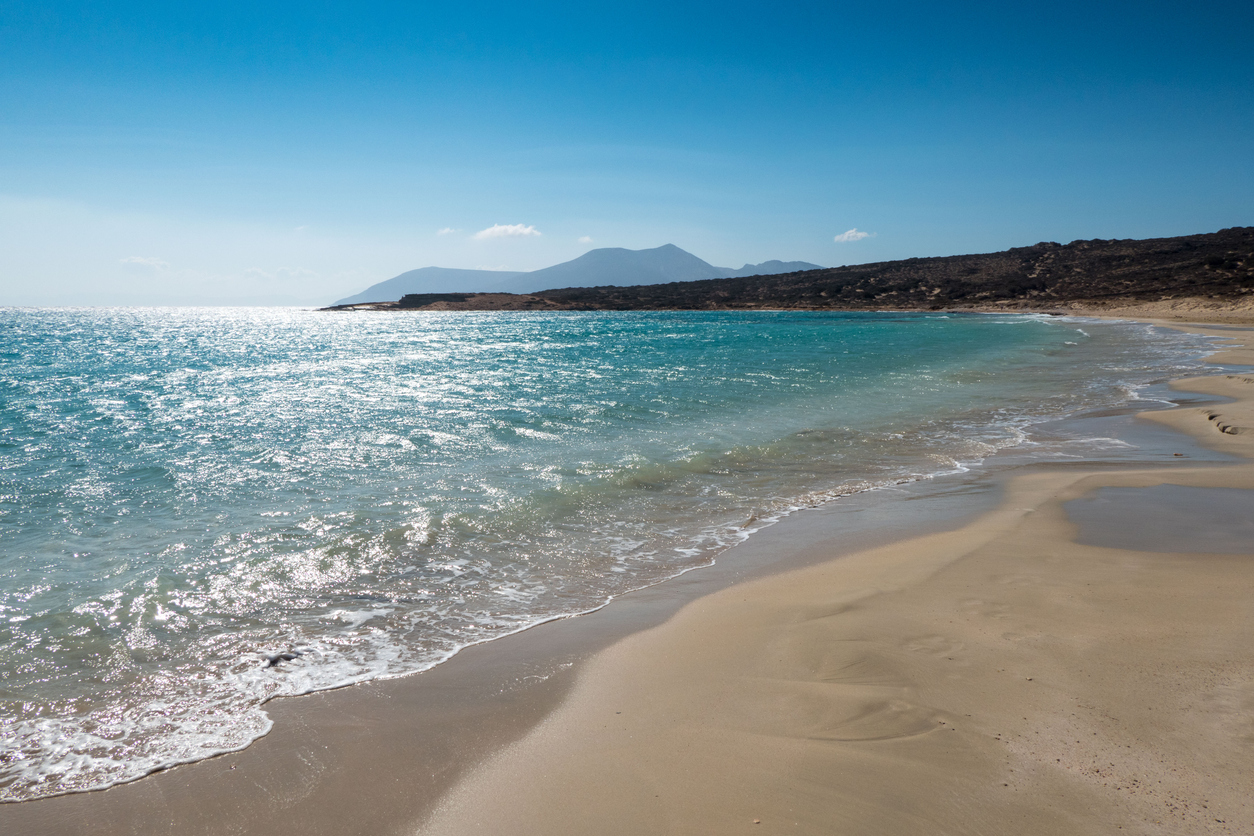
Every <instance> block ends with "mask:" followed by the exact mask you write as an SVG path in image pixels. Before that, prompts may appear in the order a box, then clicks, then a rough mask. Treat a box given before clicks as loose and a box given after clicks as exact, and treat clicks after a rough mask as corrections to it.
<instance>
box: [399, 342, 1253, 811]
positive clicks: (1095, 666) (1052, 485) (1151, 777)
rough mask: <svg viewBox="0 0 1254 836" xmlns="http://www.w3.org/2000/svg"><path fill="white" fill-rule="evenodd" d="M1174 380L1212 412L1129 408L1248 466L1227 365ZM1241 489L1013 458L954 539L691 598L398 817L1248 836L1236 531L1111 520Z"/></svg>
mask: <svg viewBox="0 0 1254 836" xmlns="http://www.w3.org/2000/svg"><path fill="white" fill-rule="evenodd" d="M1224 333H1225V334H1226V335H1228V336H1235V337H1237V338H1239V339H1244V338H1248V334H1247V333H1244V332H1224ZM1221 359H1222V360H1223V361H1225V362H1229V363H1250V362H1251V361H1252V360H1254V358H1252V357H1251V356H1250V352H1249V351H1248V350H1246V349H1242V348H1240V346H1237V347H1236V348H1235V350H1233V351H1229V352H1227V353H1226V354H1225V355H1224V356H1223V357H1222V358H1221ZM1175 385H1176V386H1177V387H1179V388H1181V389H1183V390H1186V391H1192V392H1205V393H1207V394H1211V395H1219V396H1224V397H1226V398H1231V399H1232V402H1231V403H1227V404H1223V405H1220V406H1210V407H1196V408H1194V407H1190V408H1180V409H1176V410H1170V411H1167V412H1158V413H1153V414H1147V417H1148V418H1149V419H1151V420H1155V421H1161V422H1165V423H1167V424H1168V425H1170V426H1172V427H1174V428H1175V429H1178V430H1180V431H1182V432H1185V433H1189V434H1191V435H1194V436H1195V437H1197V438H1198V439H1200V440H1201V441H1202V442H1203V443H1204V444H1206V445H1208V446H1212V447H1215V448H1219V449H1223V450H1226V451H1228V452H1230V453H1234V454H1237V455H1240V456H1242V457H1244V458H1245V459H1246V462H1248V461H1249V460H1250V459H1251V458H1252V457H1254V375H1251V376H1246V375H1220V376H1215V377H1207V378H1201V379H1197V380H1190V381H1178V382H1177V383H1176V384H1175ZM1111 489H1118V490H1120V491H1123V492H1124V493H1123V494H1121V495H1124V496H1127V495H1128V494H1127V492H1128V491H1134V492H1135V491H1144V493H1133V494H1131V495H1132V496H1133V497H1134V498H1135V497H1141V499H1140V500H1135V501H1134V502H1133V504H1132V505H1131V506H1128V505H1127V503H1125V504H1124V505H1122V506H1120V505H1119V504H1118V503H1115V504H1112V505H1111V510H1110V511H1109V512H1108V513H1106V514H1105V515H1104V516H1102V517H1101V523H1100V526H1099V528H1100V531H1094V530H1091V529H1092V526H1091V525H1089V529H1090V530H1084V529H1082V528H1081V527H1080V526H1079V525H1077V523H1076V522H1075V521H1074V520H1073V518H1072V517H1071V516H1069V515H1068V506H1067V503H1070V502H1075V501H1085V498H1091V497H1093V496H1094V492H1095V491H1101V490H1111ZM1151 489H1152V490H1151ZM1199 490H1201V491H1203V493H1202V494H1198V493H1196V492H1197V491H1199ZM1205 491H1211V492H1217V493H1210V494H1207V493H1204V492H1205ZM1251 491H1254V464H1250V463H1240V464H1235V465H1223V466H1209V467H1199V466H1196V465H1190V464H1188V463H1187V462H1182V463H1181V466H1180V467H1167V468H1164V467H1145V468H1136V469H1123V470H1115V469H1109V468H1108V469H1094V468H1085V467H1084V466H1083V465H1070V466H1052V467H1045V468H1038V469H1033V470H1031V471H1029V472H1026V473H1024V474H1023V475H1021V476H1019V477H1016V478H1015V479H1013V480H1012V481H1011V482H1010V484H1009V487H1008V489H1007V491H1006V495H1005V498H1004V501H1003V502H1002V503H1001V505H1000V507H999V508H997V509H996V510H995V511H993V512H991V513H988V514H986V515H984V516H982V517H980V518H979V519H977V520H976V521H974V522H973V523H971V524H969V525H967V526H965V527H963V528H961V529H959V530H956V531H951V532H944V533H937V534H930V535H927V536H921V537H916V538H913V539H910V540H906V541H903V542H899V543H896V544H892V545H888V546H883V547H879V548H875V549H873V550H869V551H864V552H861V553H858V554H855V555H853V556H850V557H844V558H841V559H839V560H833V561H830V562H827V563H824V564H821V565H817V566H813V567H810V568H804V569H800V570H796V571H792V572H789V573H786V574H782V575H777V576H774V577H768V578H765V579H761V580H756V581H752V582H748V583H744V584H741V585H737V586H735V587H732V588H729V589H726V590H724V591H722V592H718V593H716V594H713V595H710V596H707V597H705V598H702V599H699V600H697V601H695V602H693V603H691V604H689V605H688V606H686V607H685V608H684V609H683V610H681V611H680V612H679V613H678V614H677V615H676V616H675V617H674V618H672V619H671V620H669V621H668V622H666V623H665V624H663V625H661V626H659V627H656V628H654V629H651V630H648V631H646V632H642V633H638V634H636V635H633V636H631V637H629V638H627V639H625V640H623V641H621V642H619V643H617V644H616V645H614V646H612V647H611V648H609V649H607V650H606V651H604V652H602V653H601V654H599V655H598V656H596V657H595V658H594V659H593V660H592V661H591V662H590V663H589V664H588V665H587V666H586V667H584V669H583V670H582V672H581V673H580V674H579V677H578V681H577V683H576V685H575V687H574V689H573V690H572V692H571V694H570V696H569V698H568V699H567V700H566V701H565V702H564V703H563V705H562V706H561V707H560V708H559V709H558V710H556V711H555V712H553V713H552V714H551V715H549V716H548V718H547V719H546V720H545V721H543V722H542V723H540V724H539V725H538V726H537V727H536V728H535V729H534V730H533V731H532V732H530V733H529V734H528V735H526V736H525V737H523V738H522V739H521V740H520V741H519V742H517V743H515V744H513V745H511V746H509V747H507V748H506V749H504V750H502V751H501V752H499V753H498V754H497V755H496V756H494V757H493V758H491V759H490V760H488V761H487V762H485V763H484V764H483V765H482V766H480V767H479V768H478V769H476V770H474V771H473V772H472V773H470V774H469V776H468V777H467V778H466V779H465V780H463V781H462V782H460V784H459V785H458V786H457V787H456V788H455V789H454V790H453V791H452V792H451V793H449V794H448V795H447V796H446V797H445V799H444V800H443V802H442V804H441V805H440V806H439V807H438V809H437V810H436V812H435V814H434V815H433V816H432V817H431V818H429V819H428V820H427V821H426V822H425V823H424V824H423V825H422V826H421V828H420V832H422V833H427V834H440V836H447V835H448V834H468V833H485V834H486V833H495V834H500V833H509V834H533V833H534V834H565V833H570V834H574V833H594V832H595V833H601V834H617V833H621V834H644V833H676V834H679V833H682V834H697V833H711V834H713V833H720V834H725V833H738V832H744V833H755V834H758V833H836V832H840V833H857V834H897V835H900V834H914V833H918V834H923V833H927V834H939V833H972V834H974V833H1018V834H1061V833H1066V834H1086V833H1094V834H1096V833H1116V832H1120V830H1122V831H1126V832H1135V833H1251V832H1254V800H1252V798H1251V796H1250V793H1249V788H1250V785H1251V783H1250V782H1251V777H1252V776H1254V745H1252V744H1254V553H1251V552H1254V543H1251V542H1248V541H1245V542H1239V543H1238V544H1237V545H1236V546H1234V547H1233V548H1234V549H1235V550H1236V553H1228V552H1224V551H1218V552H1217V551H1215V550H1214V549H1213V548H1212V549H1209V550H1207V549H1203V548H1201V547H1200V546H1199V545H1198V544H1199V543H1202V542H1205V541H1207V538H1206V535H1207V534H1208V532H1209V531H1210V529H1213V528H1214V527H1215V526H1216V525H1222V523H1216V522H1214V521H1213V520H1210V519H1208V518H1206V517H1205V515H1203V517H1201V518H1199V519H1197V520H1196V521H1195V522H1188V521H1186V522H1184V523H1176V524H1174V528H1172V529H1171V530H1170V531H1168V532H1167V533H1166V534H1164V535H1162V536H1160V537H1158V538H1157V539H1156V540H1154V542H1153V544H1152V550H1150V549H1149V548H1147V547H1146V545H1145V544H1144V542H1142V541H1144V539H1145V538H1144V537H1139V538H1138V537H1137V536H1136V535H1138V534H1143V533H1144V532H1143V531H1139V530H1138V527H1140V528H1143V527H1144V526H1143V522H1138V521H1139V520H1140V521H1143V520H1144V519H1145V518H1146V515H1147V514H1148V515H1149V517H1150V518H1152V517H1153V516H1154V513H1153V512H1154V507H1155V506H1154V503H1158V504H1160V505H1161V506H1162V508H1163V512H1164V514H1166V513H1167V512H1168V511H1170V510H1171V509H1172V508H1173V506H1175V505H1176V504H1177V503H1176V500H1177V499H1179V498H1182V497H1183V496H1184V495H1185V493H1184V492H1192V493H1188V496H1190V497H1194V498H1196V497H1197V496H1201V497H1203V501H1205V499H1206V497H1214V498H1215V501H1216V503H1219V500H1220V499H1222V504H1224V506H1225V507H1237V508H1238V509H1239V508H1242V507H1244V508H1248V509H1250V510H1252V511H1254V501H1251V500H1250V499H1249V498H1250V497H1254V493H1252V492H1251ZM1072 507H1073V508H1074V506H1072ZM1128 507H1132V508H1134V509H1135V510H1136V511H1137V513H1136V514H1129V513H1125V512H1126V511H1127V508H1128ZM1121 508H1123V509H1124V512H1121V511H1120V509H1121ZM1249 516H1254V514H1249V515H1246V518H1247V519H1248V518H1249ZM1097 535H1100V538H1099V539H1100V540H1101V541H1102V543H1103V545H1092V544H1089V543H1090V541H1092V540H1093V539H1094V537H1096V536H1097ZM1125 541H1126V543H1125ZM1133 542H1137V543H1138V547H1137V548H1133V547H1124V546H1125V545H1129V546H1130V544H1132V543H1133Z"/></svg>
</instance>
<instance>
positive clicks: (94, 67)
mask: <svg viewBox="0 0 1254 836" xmlns="http://www.w3.org/2000/svg"><path fill="white" fill-rule="evenodd" d="M183 6H187V7H183ZM1251 32H1254V4H1250V3H1248V2H1240V3H1238V2H1211V3H1205V4H1181V3H1159V2H1141V3H1136V4H1133V3H1127V2H1121V3H1112V2H1103V1H1102V0H1093V2H1086V3H1069V2H1058V3H1052V4H1004V3H936V2H926V3H925V2H891V1H890V2H880V3H875V4H868V3H866V2H860V3H852V2H850V3H846V2H823V3H784V4H780V3H769V4H768V3H758V2H734V1H732V0H722V1H721V2H718V3H685V2H682V0H673V1H672V2H666V3H661V2H652V0H644V2H633V3H603V4H589V3H570V2H532V3H518V2H510V3H490V2H485V3H478V4H451V3H438V4H437V3H418V2H411V3H404V4H401V3H395V4H393V3H375V4H358V3H354V4H347V3H334V2H316V1H315V2H302V3H286V2H270V3H257V2H255V0H253V2H249V3H235V2H221V3H216V4H194V5H193V4H171V3H168V2H162V3H151V4H150V3H131V2H125V0H115V1H114V2H98V3H59V2H56V1H55V0H50V1H48V2H39V3H27V2H25V1H24V0H5V2H4V3H3V4H0V305H66V304H93V305H96V304H121V305H129V304H265V305H271V304H282V305H312V304H324V303H328V302H330V301H333V300H335V299H338V298H340V297H343V296H347V295H350V294H352V293H356V292H358V291H360V290H362V289H364V288H365V287H367V286H369V285H371V284H373V283H375V282H378V281H382V280H384V279H387V278H390V277H392V276H394V275H396V274H398V273H401V272H404V271H406V270H411V269H414V268H418V267H425V266H432V265H435V266H442V267H464V268H489V269H509V270H533V269H539V268H541V267H547V266H549V265H551V264H556V263H559V262H562V261H567V260H569V259H571V258H575V257H577V256H579V255H581V254H583V253H584V252H586V251H588V250H589V249H593V248H596V247H627V248H630V249H641V248H646V247H656V246H660V245H662V244H667V243H672V244H675V245H677V246H679V247H682V248H684V249H685V250H688V251H689V252H692V253H694V254H695V255H697V256H699V257H701V258H704V259H705V260H706V261H709V262H711V263H713V264H716V265H719V266H726V267H740V266H741V265H742V264H745V263H746V262H751V263H757V262H761V261H765V260H767V259H783V260H804V261H810V262H813V263H816V264H820V265H824V266H837V265H842V264H858V263H866V262H873V261H883V260H889V259H898V258H909V257H914V256H931V255H949V254H955V253H971V252H989V251H995V250H1001V249H1006V248H1008V247H1014V246H1025V245H1030V244H1034V243H1037V242H1038V241H1059V242H1063V243H1065V242H1068V241H1071V240H1075V239H1079V238H1146V237H1160V236H1172V235H1184V234H1192V233H1199V232H1210V231H1215V230H1217V229H1221V228H1224V227H1230V226H1247V225H1254V57H1252V56H1254V45H1252V44H1254V41H1252V40H1251V37H1250V33H1251Z"/></svg>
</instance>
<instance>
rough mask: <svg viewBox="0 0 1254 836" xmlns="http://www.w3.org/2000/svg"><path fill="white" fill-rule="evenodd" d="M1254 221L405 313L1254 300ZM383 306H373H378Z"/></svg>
mask: <svg viewBox="0 0 1254 836" xmlns="http://www.w3.org/2000/svg"><path fill="white" fill-rule="evenodd" d="M1250 294H1254V227H1233V228H1231V229H1224V230H1220V231H1219V232H1214V233H1208V234H1204V235H1186V236H1181V237H1178V238H1155V239H1148V240H1110V241H1104V240H1100V239H1098V240H1092V241H1072V242H1071V243H1070V244H1065V245H1064V244H1057V243H1053V242H1043V243H1040V244H1036V245H1035V246H1031V247H1019V248H1016V249H1012V250H1006V251H1005V252H999V253H987V254H980V255H956V256H945V257H939V258H910V259H906V260H904V261H887V262H881V263H878V264H859V265H855V266H849V267H833V268H823V269H819V270H804V271H801V272H797V273H785V274H782V275H771V276H748V277H744V278H730V279H707V280H702V281H692V282H670V283H668V284H656V285H643V286H635V287H614V286H605V287H570V288H561V289H555V290H544V291H540V292H538V293H533V294H525V295H517V294H500V293H497V294H424V295H411V296H406V297H404V298H403V299H401V300H400V301H399V302H395V303H391V304H389V305H386V306H382V307H387V308H392V309H408V310H415V309H421V310H740V309H755V308H772V309H775V308H785V309H788V308H791V309H803V310H824V309H828V310H867V309H871V310H880V309H898V310H941V309H964V308H967V309H986V308H989V307H992V306H996V307H1004V308H1009V309H1020V310H1042V309H1049V308H1051V307H1057V306H1060V305H1064V304H1068V303H1085V304H1096V305H1110V304H1112V303H1119V304H1142V303H1159V302H1164V301H1168V300H1172V299H1183V298H1189V299H1216V300H1228V301H1231V302H1237V301H1249V300H1251V299H1254V296H1251V295H1250ZM374 307H380V306H374Z"/></svg>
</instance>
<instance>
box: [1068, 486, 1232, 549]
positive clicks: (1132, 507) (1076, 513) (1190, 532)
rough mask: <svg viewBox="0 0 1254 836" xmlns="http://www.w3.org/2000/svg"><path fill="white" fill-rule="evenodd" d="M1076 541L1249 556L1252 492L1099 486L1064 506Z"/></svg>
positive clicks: (1135, 547) (1136, 547) (1184, 487)
mask: <svg viewBox="0 0 1254 836" xmlns="http://www.w3.org/2000/svg"><path fill="white" fill-rule="evenodd" d="M1065 508H1066V512H1067V516H1068V518H1070V520H1071V521H1072V522H1073V523H1075V524H1076V525H1077V526H1079V532H1078V533H1077V535H1076V542H1077V543H1083V544H1084V545H1088V546H1102V547H1104V548H1108V549H1134V550H1136V551H1147V552H1191V553H1194V554H1254V491H1251V490H1243V489H1239V488H1191V487H1186V486H1183V485H1155V486H1154V487H1149V488H1099V489H1097V490H1096V491H1093V493H1091V494H1089V495H1088V496H1084V497H1081V498H1080V499H1075V500H1072V501H1071V502H1068V503H1066V505H1065Z"/></svg>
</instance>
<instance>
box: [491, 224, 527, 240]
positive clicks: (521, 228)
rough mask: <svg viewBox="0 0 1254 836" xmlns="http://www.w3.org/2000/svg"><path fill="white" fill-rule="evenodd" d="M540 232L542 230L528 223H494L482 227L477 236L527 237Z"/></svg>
mask: <svg viewBox="0 0 1254 836" xmlns="http://www.w3.org/2000/svg"><path fill="white" fill-rule="evenodd" d="M539 234H540V230H538V229H536V228H535V227H534V226H530V225H527V224H492V226H490V227H488V228H487V229H481V230H479V231H478V232H476V233H475V237H476V238H478V239H480V240H483V239H485V238H526V237H527V236H530V235H539Z"/></svg>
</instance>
